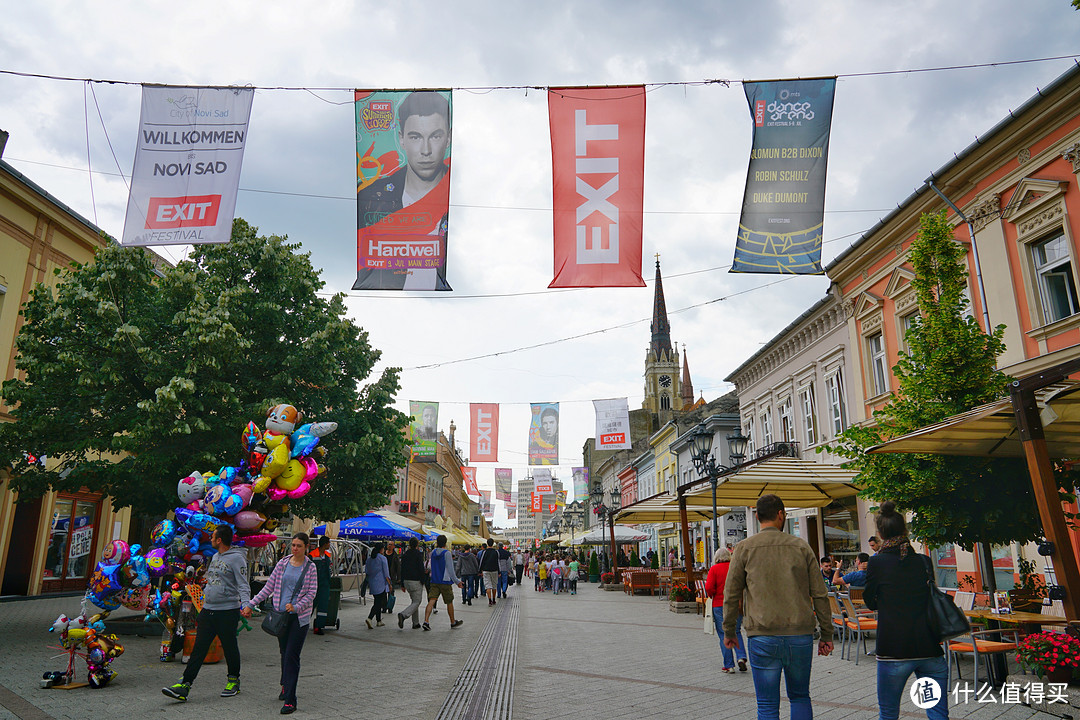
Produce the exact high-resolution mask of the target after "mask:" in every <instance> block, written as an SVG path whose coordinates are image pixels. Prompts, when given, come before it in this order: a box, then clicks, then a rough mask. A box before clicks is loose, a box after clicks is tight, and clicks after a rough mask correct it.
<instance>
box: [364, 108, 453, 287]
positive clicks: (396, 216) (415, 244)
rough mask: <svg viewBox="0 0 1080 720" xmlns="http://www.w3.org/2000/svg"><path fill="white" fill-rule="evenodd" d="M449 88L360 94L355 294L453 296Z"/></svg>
mask: <svg viewBox="0 0 1080 720" xmlns="http://www.w3.org/2000/svg"><path fill="white" fill-rule="evenodd" d="M450 95H451V94H450V91H449V90H419V91H415V92H414V91H411V90H389V91H382V90H380V91H371V90H357V91H356V93H355V107H356V282H355V283H353V286H352V289H353V290H450V289H452V288H451V287H450V285H448V284H447V282H446V228H447V218H448V216H449V210H450V127H451V115H452V112H451V97H450Z"/></svg>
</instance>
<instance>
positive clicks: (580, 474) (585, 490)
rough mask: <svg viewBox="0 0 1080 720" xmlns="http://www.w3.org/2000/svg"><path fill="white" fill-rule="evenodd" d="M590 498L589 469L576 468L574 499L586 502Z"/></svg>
mask: <svg viewBox="0 0 1080 720" xmlns="http://www.w3.org/2000/svg"><path fill="white" fill-rule="evenodd" d="M588 497H589V468H587V467H576V468H574V499H575V500H585V499H587V498H588Z"/></svg>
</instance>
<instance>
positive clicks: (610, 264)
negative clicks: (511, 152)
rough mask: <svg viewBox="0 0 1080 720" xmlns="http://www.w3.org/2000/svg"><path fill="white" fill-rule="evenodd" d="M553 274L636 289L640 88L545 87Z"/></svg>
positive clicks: (563, 281) (565, 283)
mask: <svg viewBox="0 0 1080 720" xmlns="http://www.w3.org/2000/svg"><path fill="white" fill-rule="evenodd" d="M548 121H549V123H550V126H551V168H552V179H553V197H552V200H553V207H554V211H555V217H554V228H555V277H554V279H553V280H552V281H551V284H550V285H549V286H548V287H553V288H556V287H641V286H643V285H644V284H645V281H644V280H643V279H642V277H641V220H642V216H643V199H644V189H645V88H644V86H640V85H638V86H632V87H607V88H551V89H549V90H548Z"/></svg>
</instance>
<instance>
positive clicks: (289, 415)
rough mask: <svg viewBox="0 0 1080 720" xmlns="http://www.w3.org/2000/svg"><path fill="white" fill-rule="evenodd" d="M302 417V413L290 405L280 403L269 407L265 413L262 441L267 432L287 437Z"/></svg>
mask: <svg viewBox="0 0 1080 720" xmlns="http://www.w3.org/2000/svg"><path fill="white" fill-rule="evenodd" d="M302 418H303V414H302V413H301V412H300V411H299V410H297V409H296V408H295V407H293V406H292V405H287V404H285V403H282V404H280V405H275V406H274V407H272V408H270V410H269V411H268V412H267V413H266V433H265V434H264V435H263V442H265V441H266V435H267V434H272V435H283V436H286V437H288V436H289V435H291V434H292V432H293V430H295V429H296V424H297V423H298V422H300V420H301V419H302Z"/></svg>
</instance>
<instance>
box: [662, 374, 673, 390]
mask: <svg viewBox="0 0 1080 720" xmlns="http://www.w3.org/2000/svg"><path fill="white" fill-rule="evenodd" d="M660 387H671V376H670V375H661V376H660Z"/></svg>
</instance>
